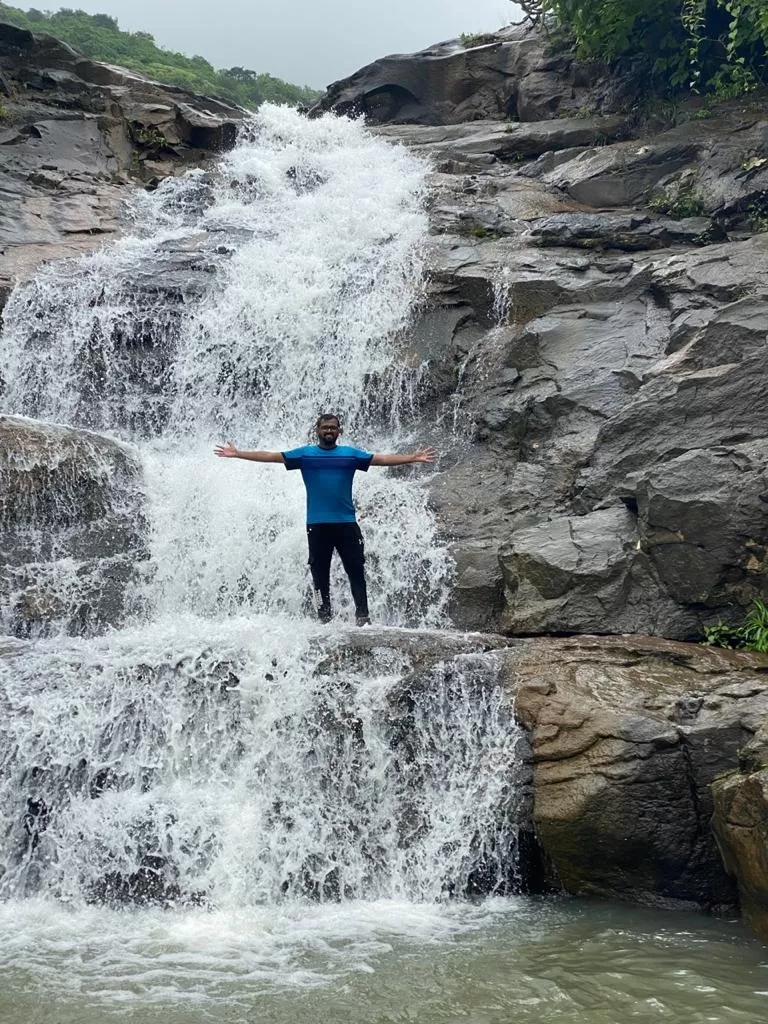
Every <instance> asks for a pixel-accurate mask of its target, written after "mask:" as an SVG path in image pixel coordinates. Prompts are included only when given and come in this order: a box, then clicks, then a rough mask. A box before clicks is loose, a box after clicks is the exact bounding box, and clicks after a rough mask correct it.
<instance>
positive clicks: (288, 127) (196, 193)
mask: <svg viewBox="0 0 768 1024" xmlns="http://www.w3.org/2000/svg"><path fill="white" fill-rule="evenodd" d="M424 173H425V168H424V166H423V165H421V164H420V163H419V162H418V161H417V160H415V159H414V158H413V157H411V156H410V155H408V154H407V153H406V152H405V151H404V150H401V149H397V148H394V147H390V146H387V145H386V144H384V143H383V142H380V141H378V140H376V139H374V138H373V137H371V136H370V135H368V134H367V133H366V132H365V130H364V129H363V128H362V127H361V126H360V125H359V124H355V123H353V122H349V121H346V120H343V119H336V118H331V117H327V118H323V119H319V120H315V121H308V120H306V119H305V118H303V117H300V116H299V115H297V114H296V113H294V112H291V111H288V110H286V109H277V108H265V109H263V110H262V112H261V113H260V115H259V116H258V118H257V119H256V120H255V121H254V122H253V124H251V125H250V126H248V128H247V129H246V130H245V131H244V132H243V137H242V139H241V142H240V144H239V146H238V148H237V149H236V150H235V151H233V152H232V153H230V154H229V155H228V156H226V157H225V158H224V159H223V160H222V161H221V163H220V164H219V166H218V168H217V170H216V171H215V172H210V173H202V172H193V173H192V174H190V175H188V176H186V177H185V178H182V179H180V180H173V181H168V182H166V183H164V184H163V185H162V186H161V187H160V188H159V189H158V190H157V191H156V192H155V193H153V194H146V193H141V194H140V195H138V196H137V197H136V200H135V202H134V204H133V207H132V210H131V216H132V219H133V233H132V235H131V237H127V238H124V239H123V240H122V241H120V242H118V243H117V244H115V245H113V246H111V247H109V248H107V249H104V250H102V251H100V252H98V253H96V254H93V255H90V256H88V257H86V258H84V259H81V260H79V261H77V262H76V263H74V264H66V265H55V266H52V267H50V268H48V269H44V270H43V271H42V272H41V273H40V274H39V275H38V277H37V278H36V279H35V280H34V281H33V282H31V283H29V284H27V285H25V286H23V287H21V288H19V289H18V290H17V291H16V292H15V293H14V295H13V296H12V298H11V300H10V302H9V304H8V307H7V309H6V312H5V330H4V335H3V349H4V353H5V356H4V365H5V367H6V373H5V376H6V382H7V395H6V402H7V406H8V411H9V412H11V413H14V414H17V415H28V416H35V417H39V418H43V419H49V420H54V421H59V422H65V423H68V424H72V425H75V426H81V427H88V428H92V429H94V430H97V431H100V432H102V433H106V434H109V435H111V436H113V437H115V438H117V439H119V440H120V441H121V442H122V443H126V444H128V445H130V446H132V447H133V448H134V449H135V450H136V451H137V452H138V455H139V457H140V460H141V464H142V466H143V473H144V482H143V488H144V491H145V496H146V501H147V519H148V527H147V531H148V532H147V538H146V539H147V542H148V545H149V549H150V553H151V557H150V558H149V561H148V563H147V566H146V567H145V571H144V572H143V574H142V577H141V578H142V580H143V583H141V584H137V585H136V588H135V592H134V594H133V606H132V608H133V610H132V612H131V615H130V616H129V619H128V621H127V622H126V623H125V624H124V626H123V627H121V628H120V629H117V630H112V631H110V632H108V633H107V634H106V635H102V636H95V637H94V636H92V637H67V636H65V635H64V625H65V624H64V623H63V621H62V624H61V629H60V630H59V631H58V633H57V630H56V627H55V624H54V626H53V627H52V628H51V629H50V630H49V635H48V636H47V637H45V638H40V639H38V640H36V641H34V642H28V641H7V642H6V644H5V646H4V648H3V649H2V650H1V651H0V694H2V697H1V698H0V699H2V702H3V707H4V712H5V714H4V716H3V725H2V727H1V728H0V732H2V736H1V737H0V738H1V739H2V747H1V748H0V749H1V751H2V752H0V805H1V806H2V808H3V814H4V824H3V834H2V836H0V839H2V852H0V862H1V863H2V867H1V868H0V872H1V874H0V892H1V893H2V894H3V895H4V896H5V897H6V898H10V899H14V900H17V899H25V898H26V899H27V900H28V903H29V905H32V904H33V902H34V901H32V900H30V899H29V897H32V896H34V895H35V894H43V895H47V896H49V897H53V898H55V899H56V900H58V901H62V900H63V901H67V902H68V903H69V904H71V905H74V906H79V907H81V908H84V907H85V906H87V904H88V903H89V902H92V901H97V902H107V903H113V902H121V901H133V902H138V903H157V902H159V903H161V904H163V905H166V906H169V905H174V904H175V905H183V906H186V907H194V906H196V905H200V906H202V907H205V908H206V912H211V911H212V909H213V908H218V909H219V910H229V911H232V912H234V911H235V910H237V909H238V908H243V907H252V908H256V907H264V906H278V905H280V904H281V902H285V903H287V904H292V903H294V902H295V901H297V900H298V901H301V900H306V899H308V898H309V899H312V900H320V901H321V902H322V901H329V900H333V901H335V900H361V899H363V900H371V899H387V900H400V901H402V900H410V901H417V902H419V901H427V902H429V901H435V900H440V899H443V900H445V899H447V898H448V897H449V896H451V895H456V896H461V895H464V894H468V893H469V894H471V893H474V892H480V891H485V892H504V891H506V890H507V889H508V887H509V885H510V883H511V882H513V881H514V873H515V865H516V849H515V844H516V820H515V819H516V813H517V810H518V808H517V796H516V792H515V786H514V768H515V763H516V745H517V742H518V732H517V729H516V727H515V725H514V722H513V720H512V715H511V711H510V707H509V702H508V699H507V698H506V696H505V694H504V692H503V690H502V688H501V686H500V684H499V682H498V679H497V678H496V672H495V669H494V666H493V663H492V662H491V661H489V660H488V659H487V658H486V659H477V658H473V657H472V656H470V655H466V656H463V657H460V658H458V659H456V660H454V661H452V662H447V663H445V664H438V665H435V666H433V667H432V668H430V669H429V670H428V671H425V672H422V674H421V682H420V683H419V685H418V686H416V685H415V684H412V683H408V684H405V683H403V677H404V675H406V674H407V673H410V672H411V671H412V670H413V664H412V659H410V657H409V656H407V655H406V654H397V653H396V649H397V645H396V644H394V645H392V646H390V647H389V648H387V645H386V644H383V643H382V646H381V648H379V649H377V648H376V647H373V648H372V649H371V650H369V651H368V652H367V654H365V656H361V657H360V658H357V659H356V658H354V657H347V655H344V654H343V651H344V642H343V636H344V633H343V623H344V622H345V621H348V618H349V611H350V608H349V603H348V598H346V596H345V595H346V590H347V587H346V580H345V579H344V577H343V575H342V574H341V573H340V571H338V570H337V575H336V576H335V578H334V580H333V586H334V593H335V595H337V596H338V601H337V605H338V609H339V612H340V615H339V619H338V620H337V622H340V623H341V624H342V629H341V630H339V629H338V627H337V626H332V627H331V629H330V631H329V630H328V629H323V628H322V627H320V626H319V625H318V624H316V623H315V622H314V621H313V620H312V619H311V618H310V617H308V615H307V611H308V609H307V590H308V586H307V570H306V565H305V562H306V542H305V536H304V527H303V511H304V509H303V504H304V498H303V488H302V484H301V480H300V478H299V476H298V474H295V473H292V474H289V473H286V472H285V471H284V470H283V469H282V468H281V467H280V466H276V465H254V464H249V463H241V462H235V461H232V460H218V459H216V458H214V457H213V454H212V448H213V445H214V443H216V442H218V441H223V440H234V441H235V442H236V443H237V444H238V445H239V446H241V447H254V448H255V447H258V448H266V449H278V450H280V449H285V448H288V447H293V446H296V445H298V444H302V443H305V442H306V440H307V435H308V431H309V429H310V428H311V426H312V424H313V422H314V420H315V418H316V416H317V415H318V413H319V412H321V411H327V410H330V411H333V412H338V413H339V414H340V415H341V417H342V420H343V422H344V425H345V440H347V441H348V442H350V443H354V444H356V445H358V446H360V447H366V448H368V449H372V450H404V449H407V448H408V447H409V446H412V445H414V444H415V443H417V442H419V441H422V440H430V438H429V437H424V436H423V435H422V434H421V433H420V432H419V428H418V427H417V416H418V394H419V382H420V379H421V376H422V374H423V373H424V372H425V371H424V368H423V367H413V366H412V365H407V364H405V363H401V362H400V361H399V359H398V351H399V347H400V342H401V340H402V339H403V337H404V336H405V334H406V333H407V329H408V324H409V321H410V317H411V316H412V314H413V311H414V308H415V306H416V304H417V303H418V300H419V298H420V294H421V261H420V245H421V242H422V239H423V236H424V233H425V230H426V222H425V216H424V213H423V208H422V189H423V180H424ZM423 472H424V468H423V467H419V468H418V469H416V470H408V471H407V472H406V473H401V474H389V473H387V472H385V471H383V470H380V469H379V470H377V469H372V470H371V471H370V472H369V473H368V474H365V475H361V474H358V477H361V476H362V479H359V480H358V482H357V483H356V497H357V504H358V509H359V515H360V521H361V525H362V528H363V531H364V535H365V538H366V546H367V559H368V561H367V567H368V578H369V589H370V595H371V610H372V613H373V615H374V618H375V619H376V620H377V621H378V622H383V623H388V624H391V625H395V626H403V625H419V626H421V627H430V626H439V625H443V624H445V622H446V613H445V603H446V597H447V582H448V578H449V573H450V562H449V558H448V556H447V552H446V550H445V547H444V545H443V544H441V543H440V542H439V540H438V537H437V530H436V526H435V523H434V520H433V518H432V516H431V514H430V512H429V509H428V504H427V498H426V493H425V491H424V489H423V487H422V486H421V483H420V478H419V475H420V473H422V474H423ZM334 643H337V644H338V645H340V646H339V651H341V652H342V654H339V655H338V657H336V656H332V657H331V656H329V653H328V650H329V648H328V645H329V644H331V646H333V644H334ZM398 905H400V904H398ZM187 912H188V913H194V911H193V910H191V909H190V910H188V911H187Z"/></svg>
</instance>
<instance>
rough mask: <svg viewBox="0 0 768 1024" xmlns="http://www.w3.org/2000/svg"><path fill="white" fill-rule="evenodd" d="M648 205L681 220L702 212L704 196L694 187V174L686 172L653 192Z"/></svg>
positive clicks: (657, 211)
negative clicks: (658, 190)
mask: <svg viewBox="0 0 768 1024" xmlns="http://www.w3.org/2000/svg"><path fill="white" fill-rule="evenodd" d="M648 206H649V207H650V209H652V210H654V211H655V212H656V213H661V214H663V215H664V216H666V217H671V218H672V219H673V220H683V219H684V218H685V217H700V216H701V215H702V214H703V213H704V197H703V196H702V194H701V192H699V190H698V188H697V187H696V178H695V177H694V175H692V174H687V175H683V176H681V177H680V178H678V179H677V181H673V182H671V183H670V184H669V185H667V186H666V187H665V188H664V189H663V190H662V191H661V192H656V193H654V195H652V196H651V197H650V199H649V200H648Z"/></svg>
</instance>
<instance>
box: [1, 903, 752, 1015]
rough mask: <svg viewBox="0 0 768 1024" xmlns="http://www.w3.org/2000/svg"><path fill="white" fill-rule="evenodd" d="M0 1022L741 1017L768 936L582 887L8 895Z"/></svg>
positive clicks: (749, 1009) (749, 1004)
mask: <svg viewBox="0 0 768 1024" xmlns="http://www.w3.org/2000/svg"><path fill="white" fill-rule="evenodd" d="M0 964H1V965H2V967H1V969H0V979H1V982H2V984H1V988H2V992H1V994H0V1020H2V1021H3V1022H4V1024H51V1022H55V1024H100V1022H102V1021H112V1020H130V1021H132V1022H135V1024H155V1022H158V1024H159V1022H164V1024H193V1022H206V1021H211V1022H221V1024H225V1022H226V1024H236V1022H237V1024H239V1022H249V1024H250V1022H255V1021H258V1022H259V1024H273V1022H274V1024H316V1022H324V1021H328V1022H339V1024H341V1022H347V1021H349V1022H359V1024H390V1022H392V1024H394V1022H397V1024H400V1022H410V1021H418V1022H419V1024H459V1022H466V1024H509V1022H512V1021H514V1022H529V1021H530V1022H534V1021H535V1022H537V1024H542V1022H548V1021H557V1022H558V1024H587V1022H588V1024H620V1022H623V1021H638V1022H651V1021H674V1022H675V1024H705V1022H713V1024H737V1022H742V1021H743V1022H745V1024H746V1022H749V1024H757V1022H759V1021H762V1020H764V1019H765V1008H766V1006H768V949H766V947H765V946H763V945H761V944H760V943H758V942H755V941H753V940H750V939H749V938H748V937H747V936H746V935H745V933H744V931H743V930H742V928H741V927H740V926H739V925H737V924H735V923H732V922H722V921H712V920H709V919H707V918H704V917H701V916H695V915H688V914H676V913H664V912H654V911H646V910H639V909H633V908H627V907H617V906H610V905H605V904H599V903H587V902H581V901H566V900H562V901H560V900H557V901H553V902H552V901H544V900H534V899H527V898H519V899H498V900H490V901H487V902H485V903H484V904H480V905H476V906H473V905H467V904H455V905H447V906H440V905H418V904H412V903H405V902H403V903H395V902H389V901H381V902H376V903H353V904H346V905H345V904H342V905H336V906H332V905H324V906H311V905H304V906H301V905H293V906H291V907H285V908H282V909H281V908H277V907H270V908H264V909H263V910H261V911H258V912H254V911H249V912H248V913H243V914H242V916H238V915H236V914H226V915H225V914H217V913H206V912H204V911H199V912H198V911H183V912H178V913H176V912H160V911H157V912H155V911H152V912H147V911H140V912H136V911H133V912H124V913H121V912H110V911H106V910H104V909H101V908H99V909H96V908H93V909H91V910H86V911H81V912H78V911H70V910H68V909H67V908H66V907H52V906H51V905H50V904H47V903H45V902H43V901H38V902H32V903H28V904H27V905H26V906H24V907H23V908H20V907H19V906H18V905H17V906H15V907H13V906H9V905H6V906H4V907H3V908H1V909H0Z"/></svg>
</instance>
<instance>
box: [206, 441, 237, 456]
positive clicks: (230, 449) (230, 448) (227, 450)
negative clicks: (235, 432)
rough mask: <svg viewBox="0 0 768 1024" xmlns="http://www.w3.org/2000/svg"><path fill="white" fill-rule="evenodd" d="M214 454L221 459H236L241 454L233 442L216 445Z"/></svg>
mask: <svg viewBox="0 0 768 1024" xmlns="http://www.w3.org/2000/svg"><path fill="white" fill-rule="evenodd" d="M213 454H214V455H218V456H219V458H220V459H236V458H237V457H238V455H239V454H240V452H239V451H238V450H237V448H235V446H234V445H233V444H232V442H231V441H227V443H226V444H219V445H216V447H215V448H214V449H213Z"/></svg>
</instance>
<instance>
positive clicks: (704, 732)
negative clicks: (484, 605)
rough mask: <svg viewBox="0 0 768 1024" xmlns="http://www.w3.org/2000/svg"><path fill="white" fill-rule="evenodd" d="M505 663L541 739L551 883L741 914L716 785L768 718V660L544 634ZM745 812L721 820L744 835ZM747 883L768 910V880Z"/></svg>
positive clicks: (539, 779) (536, 747)
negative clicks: (723, 852) (724, 850)
mask: <svg viewBox="0 0 768 1024" xmlns="http://www.w3.org/2000/svg"><path fill="white" fill-rule="evenodd" d="M503 657H504V659H505V663H506V666H507V674H508V678H509V681H510V686H512V687H513V688H514V690H515V693H516V702H515V707H516V711H517V714H518V716H519V718H520V720H521V721H522V723H523V724H524V725H525V726H526V728H527V729H528V730H529V734H530V738H531V746H532V757H533V766H534V767H533V771H534V816H533V823H534V827H535V830H536V834H537V836H538V838H539V841H540V843H541V845H542V847H543V848H544V851H545V854H546V857H545V861H546V862H547V863H548V864H549V865H550V875H549V878H550V881H551V882H552V883H553V884H560V885H562V886H563V887H564V888H565V889H566V891H568V892H571V893H582V894H591V895H598V896H603V897H607V898H618V899H631V900H636V901H639V902H642V903H647V904H651V905H657V906H684V905H691V906H696V907H700V908H704V909H712V908H717V907H727V906H733V905H735V903H736V902H737V894H736V888H735V885H734V883H733V880H732V879H731V878H729V877H728V875H727V874H726V870H725V868H724V865H723V861H722V859H721V856H720V854H719V852H718V848H717V844H716V842H715V836H714V834H713V831H712V827H711V818H712V814H713V810H714V809H715V803H714V802H713V797H712V786H713V783H714V784H715V791H716V793H717V792H718V791H720V792H722V784H721V783H720V782H716V780H718V779H719V778H720V777H721V776H723V775H726V776H728V775H729V773H733V772H734V771H735V769H736V767H737V765H738V762H739V757H740V751H741V748H742V747H744V746H745V744H748V743H749V742H750V741H752V739H753V737H754V736H755V734H756V733H757V731H758V729H759V728H760V724H761V722H763V721H764V720H765V717H766V714H768V679H767V678H766V668H767V667H768V662H766V659H765V658H764V657H762V656H760V655H748V654H741V653H736V652H716V651H711V650H706V649H703V648H700V647H694V646H690V645H686V644H679V643H672V642H669V641H664V640H655V639H650V638H643V637H634V638H626V637H611V638H598V637H581V638H579V639H572V640H544V639H542V640H536V641H529V642H526V643H525V644H523V645H522V646H521V647H515V648H512V649H510V650H508V651H506V652H505V653H504V655H503ZM763 774H764V773H763ZM754 784H755V779H751V781H750V785H751V786H752V787H753V788H754ZM726 802H727V798H725V797H721V796H718V797H717V804H718V808H720V807H721V806H722V807H725V805H726ZM735 803H736V801H734V800H731V801H730V804H729V807H730V808H731V809H730V810H729V811H728V812H727V813H726V814H724V815H722V812H721V811H720V810H719V811H718V813H720V814H721V819H720V820H722V821H723V822H726V821H727V820H730V821H731V824H732V825H734V826H735V825H736V824H737V823H738V820H739V814H740V813H741V812H740V811H738V810H737V809H736V808H735ZM742 811H743V805H742ZM744 813H746V812H744ZM761 813H762V819H761V820H760V821H759V822H758V826H757V828H756V829H755V830H754V838H759V837H760V836H762V837H763V839H764V835H765V832H764V829H765V810H764V804H763V805H762V811H761ZM729 815H730V819H729ZM715 820H716V822H717V821H718V818H717V815H716V819H715ZM722 827H725V826H721V825H718V824H716V828H717V831H718V835H720V833H721V828H722ZM761 828H762V829H763V831H762V832H761V831H760V829H761ZM744 845H746V844H744ZM736 849H737V847H735V846H734V850H736ZM758 860H759V858H757V859H754V858H753V861H752V863H754V864H757V862H758ZM763 867H764V857H763ZM744 878H745V880H746V885H747V886H748V887H749V888H750V891H755V892H756V891H758V890H759V892H760V894H761V895H760V898H761V899H762V900H763V902H764V898H765V892H766V883H767V882H768V878H767V877H766V874H765V871H764V870H763V871H762V873H759V872H758V871H757V870H754V871H753V872H752V874H751V875H747V873H746V872H745V875H744Z"/></svg>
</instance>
